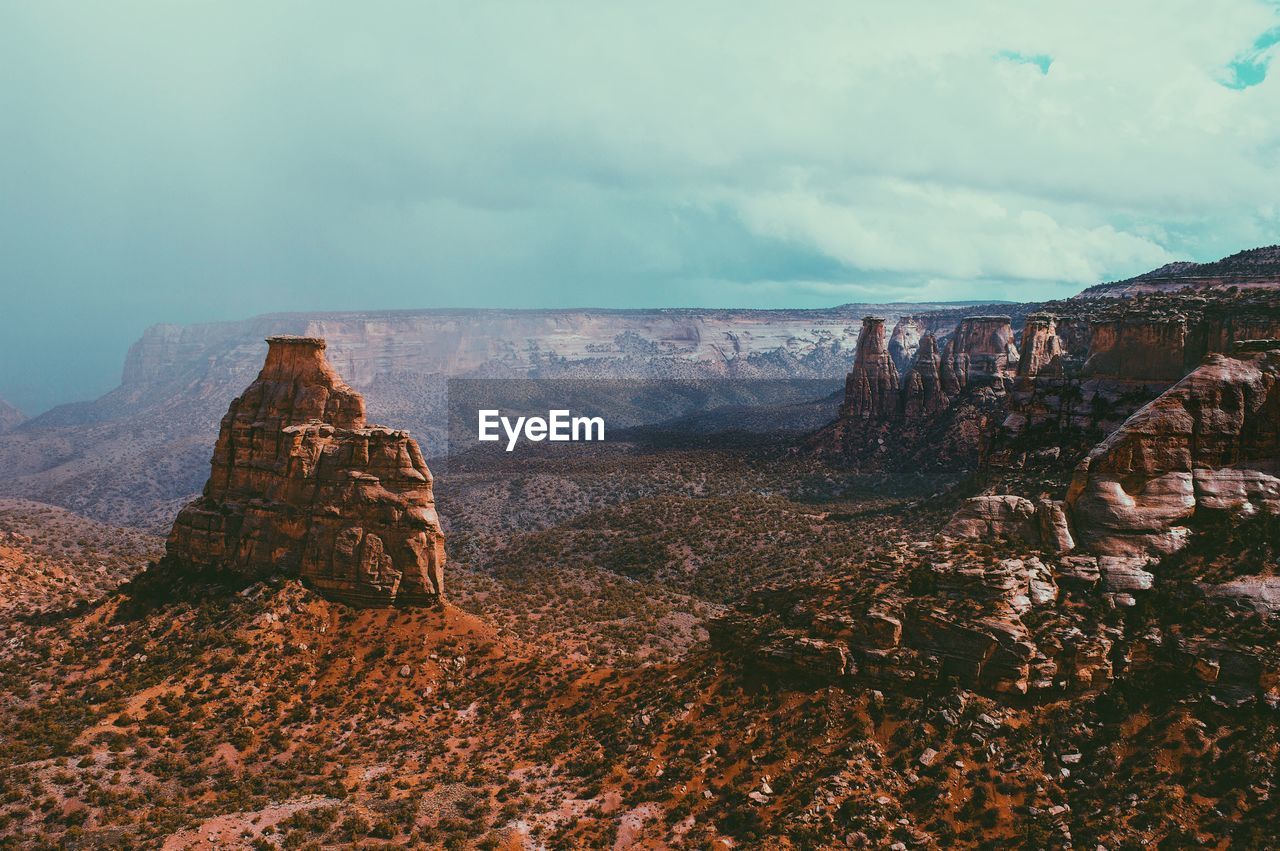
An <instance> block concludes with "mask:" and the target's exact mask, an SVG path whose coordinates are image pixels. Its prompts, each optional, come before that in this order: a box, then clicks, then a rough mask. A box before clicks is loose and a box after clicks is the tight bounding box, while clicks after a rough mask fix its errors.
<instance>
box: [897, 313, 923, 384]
mask: <svg viewBox="0 0 1280 851" xmlns="http://www.w3.org/2000/svg"><path fill="white" fill-rule="evenodd" d="M927 333H929V332H928V330H926V328H925V327H924V324H923V323H922V322H921V321H920V318H919V317H917V316H904V317H902V318H901V319H899V320H898V321H897V323H896V324H895V325H894V326H893V333H892V334H890V335H889V357H891V358H893V365H894V366H895V367H897V369H898V373H899V374H903V373H905V372H906V371H907V370H908V369H910V368H911V364H912V362H913V361H914V360H915V357H916V349H917V347H919V345H920V339H921V338H922V337H923V336H924V335H925V334H927Z"/></svg>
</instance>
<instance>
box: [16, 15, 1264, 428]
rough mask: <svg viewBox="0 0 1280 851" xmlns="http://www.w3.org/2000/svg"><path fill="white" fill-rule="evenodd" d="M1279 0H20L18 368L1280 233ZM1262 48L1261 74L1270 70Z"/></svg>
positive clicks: (1088, 264)
mask: <svg viewBox="0 0 1280 851" xmlns="http://www.w3.org/2000/svg"><path fill="white" fill-rule="evenodd" d="M1278 40H1280V5H1278V4H1277V3H1276V2H1263V0H1214V2H1213V3H1212V4H1207V3H1205V2H1203V0H1148V2H1125V0H1102V1H1101V2H1081V0H1070V2H1065V0H1064V2H1059V3H1051V2H1028V0H1009V2H966V3H955V2H927V3H926V2H902V1H901V0H897V2H894V3H886V2H873V0H844V2H831V3H820V2H785V3H784V2H773V3H753V2H746V1H745V0H727V2H695V3H690V2H673V3H662V2H653V0H645V2H631V3H624V2H616V3H605V2H600V0H590V2H581V3H557V2H543V0H540V1H539V2H536V3H535V2H529V3H511V2H507V3H485V2H477V0H466V2H461V1H460V0H459V2H449V3H434V2H413V3H391V2H373V3H322V2H315V0H308V2H296V3H290V2H278V1H277V2H267V3H262V2H248V0H244V2H227V0H223V2H217V3H215V2H177V1H176V0H170V1H169V2H163V3H162V2H152V3H130V2H121V0H116V2H112V3H98V4H86V3H72V2H65V3H64V2H54V0H31V2H22V0H14V2H6V3H4V4H3V5H0V152H2V156H0V258H2V262H3V267H2V269H3V271H2V272H0V295H2V296H3V298H2V299H0V397H5V398H9V399H10V400H11V401H14V402H16V403H18V404H19V405H20V406H22V407H24V408H26V409H28V410H29V411H38V410H40V409H42V408H43V407H45V406H47V405H49V404H51V403H54V402H61V401H69V400H72V399H79V398H87V397H91V396H95V395H97V394H99V393H101V392H104V391H105V390H107V389H109V388H110V387H111V386H113V385H114V384H115V383H116V382H117V381H118V378H119V370H120V366H121V363H122V360H123V356H124V352H125V350H126V348H127V347H128V345H129V343H130V342H132V341H133V340H134V339H136V337H137V336H138V335H139V334H140V333H141V331H142V330H143V328H145V327H146V326H147V325H149V324H152V323H156V322H196V321H204V320H214V319H234V318H241V317H246V316H250V315H253V314H256V313H262V312H265V311H277V310H318V309H337V308H342V309H346V308H410V307H437V306H520V307H557V306H611V307H626V306H637V307H639V306H685V305H693V306H753V307H774V306H796V307H810V306H825V305H832V304H840V303H843V302H850V301H888V300H898V299H905V300H932V299H986V298H993V299H995V298H1008V299H1019V300H1027V299H1035V298H1041V297H1054V296H1062V295H1066V294H1070V293H1074V292H1076V291H1078V290H1079V289H1080V288H1082V287H1083V286H1086V285H1089V284H1092V283H1095V282H1097V281H1099V280H1105V279H1115V278H1120V277H1125V276H1128V275H1130V274H1134V273H1137V272H1142V271H1145V270H1147V269H1150V268H1152V267H1155V266H1159V265H1161V264H1162V263H1165V262H1168V261H1170V260H1174V259H1197V260H1207V259H1215V258H1217V257H1219V256H1221V255H1224V254H1228V253H1231V252H1233V251H1236V250H1239V249H1241V248H1247V247H1253V246H1255V245H1259V244H1269V243H1273V242H1277V241H1280V167H1278V166H1280V162H1278V160H1280V83H1277V81H1276V80H1274V79H1271V78H1270V77H1268V75H1267V70H1268V63H1269V61H1270V60H1271V59H1272V58H1273V57H1274V55H1275V54H1276V53H1277V52H1280V46H1277V41H1278ZM1273 76H1274V75H1273Z"/></svg>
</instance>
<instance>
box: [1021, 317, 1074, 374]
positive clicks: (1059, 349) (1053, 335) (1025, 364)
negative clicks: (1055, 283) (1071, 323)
mask: <svg viewBox="0 0 1280 851" xmlns="http://www.w3.org/2000/svg"><path fill="white" fill-rule="evenodd" d="M1064 352H1065V347H1064V346H1063V344H1062V340H1060V339H1059V338H1058V323H1057V320H1056V319H1055V318H1054V317H1053V316H1051V315H1049V314H1046V313H1033V314H1031V315H1030V316H1028V317H1027V324H1026V326H1025V327H1024V328H1023V331H1022V355H1021V357H1020V358H1019V359H1018V377H1019V378H1021V379H1032V378H1035V377H1036V376H1037V375H1039V374H1040V373H1042V372H1044V371H1045V369H1046V368H1048V367H1049V365H1050V364H1053V363H1055V362H1056V361H1057V360H1058V358H1060V357H1062V355H1063V354H1064Z"/></svg>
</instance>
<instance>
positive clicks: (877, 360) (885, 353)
mask: <svg viewBox="0 0 1280 851" xmlns="http://www.w3.org/2000/svg"><path fill="white" fill-rule="evenodd" d="M897 409H898V369H897V367H895V366H894V364H893V358H892V357H890V356H889V349H888V346H887V344H886V342H885V336H884V319H882V318H881V317H879V316H868V317H866V318H865V319H863V320H862V331H861V333H859V334H858V348H857V352H856V354H855V355H854V359H853V369H852V370H851V371H850V372H849V375H848V377H847V378H846V379H845V390H844V405H843V406H842V407H841V409H840V414H841V416H842V417H849V418H852V419H855V420H858V419H861V420H876V421H883V420H888V419H889V418H890V417H892V416H893V415H894V414H895V413H896V412H897Z"/></svg>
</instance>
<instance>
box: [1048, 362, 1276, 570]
mask: <svg viewBox="0 0 1280 851" xmlns="http://www.w3.org/2000/svg"><path fill="white" fill-rule="evenodd" d="M1278 377H1280V348H1278V349H1277V350H1272V351H1261V352H1256V353H1249V352H1243V353H1241V354H1238V355H1235V356H1229V355H1223V354H1214V355H1210V356H1209V357H1208V359H1207V360H1206V361H1205V363H1204V364H1203V365H1202V366H1200V367H1199V368H1197V369H1196V370H1195V371H1193V372H1192V373H1191V374H1190V375H1188V376H1187V377H1186V378H1184V379H1183V380H1182V381H1180V382H1178V383H1177V384H1176V385H1175V386H1174V387H1173V388H1171V389H1170V390H1168V391H1167V392H1165V393H1164V394H1163V395H1161V396H1160V397H1159V398H1158V399H1156V400H1155V401H1154V402H1152V403H1151V404H1149V405H1147V406H1146V407H1145V408H1143V409H1142V410H1140V411H1139V412H1138V413H1136V414H1134V415H1133V416H1132V417H1130V418H1129V420H1128V421H1127V422H1126V423H1125V424H1124V426H1122V427H1121V428H1120V429H1119V430H1117V431H1116V432H1115V433H1114V434H1112V435H1111V436H1110V437H1108V438H1107V439H1106V440H1105V441H1103V442H1102V443H1101V444H1100V445H1099V446H1098V447H1097V448H1095V449H1094V450H1093V451H1092V452H1090V453H1089V455H1088V457H1087V458H1085V459H1084V461H1083V462H1081V464H1080V466H1079V468H1078V469H1077V471H1076V475H1075V478H1074V480H1073V482H1072V485H1071V490H1070V492H1069V493H1068V496H1067V501H1068V503H1069V504H1070V506H1071V508H1072V512H1073V516H1074V519H1075V523H1076V526H1077V528H1078V529H1079V531H1080V536H1081V538H1082V540H1083V543H1084V544H1085V545H1086V546H1087V547H1088V548H1089V549H1090V550H1092V551H1094V552H1096V553H1099V554H1101V555H1108V556H1145V555H1155V554H1161V553H1169V552H1173V551H1175V550H1177V549H1179V548H1180V547H1181V546H1182V544H1183V543H1184V542H1185V540H1186V537H1187V534H1188V529H1187V527H1186V522H1187V521H1189V520H1190V519H1191V518H1192V517H1193V516H1194V515H1195V514H1196V513H1197V512H1198V511H1202V510H1228V511H1232V512H1236V513H1239V514H1242V515H1252V514H1256V513H1259V512H1266V513H1272V514H1277V513H1280V478H1277V474H1278V473H1280V470H1278V469H1277V465H1280V389H1278V388H1277V379H1278Z"/></svg>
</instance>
